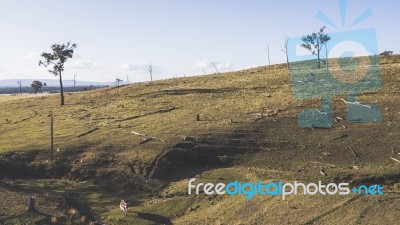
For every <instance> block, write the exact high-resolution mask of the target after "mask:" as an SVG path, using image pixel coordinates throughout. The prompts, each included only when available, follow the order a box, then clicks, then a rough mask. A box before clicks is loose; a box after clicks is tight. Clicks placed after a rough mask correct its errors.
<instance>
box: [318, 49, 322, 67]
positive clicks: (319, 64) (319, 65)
mask: <svg viewBox="0 0 400 225" xmlns="http://www.w3.org/2000/svg"><path fill="white" fill-rule="evenodd" d="M319 54H320V50H318V55H317V57H318V69H319V68H321V61H320V58H319Z"/></svg>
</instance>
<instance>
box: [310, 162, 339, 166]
mask: <svg viewBox="0 0 400 225" xmlns="http://www.w3.org/2000/svg"><path fill="white" fill-rule="evenodd" d="M311 162H312V163H315V164H320V165H326V166H330V167H336V165H333V164H328V163H321V162H315V161H311Z"/></svg>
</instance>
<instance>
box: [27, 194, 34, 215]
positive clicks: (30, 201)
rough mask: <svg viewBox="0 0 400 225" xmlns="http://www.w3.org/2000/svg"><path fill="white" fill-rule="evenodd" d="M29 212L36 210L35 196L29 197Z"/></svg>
mask: <svg viewBox="0 0 400 225" xmlns="http://www.w3.org/2000/svg"><path fill="white" fill-rule="evenodd" d="M28 212H35V199H34V198H33V197H30V198H29V203H28Z"/></svg>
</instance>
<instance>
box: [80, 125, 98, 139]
mask: <svg viewBox="0 0 400 225" xmlns="http://www.w3.org/2000/svg"><path fill="white" fill-rule="evenodd" d="M98 129H100V128H98V127H96V128H94V129H91V130H89V131H87V132H85V133H83V134H80V135H78V136H77V138H80V137H83V136H86V135H88V134H91V133H93V132H95V131H96V130H98Z"/></svg>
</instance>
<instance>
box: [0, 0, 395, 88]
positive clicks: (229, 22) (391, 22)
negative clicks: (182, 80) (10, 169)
mask: <svg viewBox="0 0 400 225" xmlns="http://www.w3.org/2000/svg"><path fill="white" fill-rule="evenodd" d="M367 8H370V9H371V10H372V12H373V15H372V16H371V17H369V18H368V19H366V20H365V21H363V22H361V23H360V24H358V25H356V26H354V27H352V28H351V29H362V28H374V29H376V32H377V42H378V48H379V51H383V50H393V51H394V52H395V53H398V52H400V46H399V45H398V43H397V42H396V41H397V40H398V35H399V31H398V29H397V27H398V24H399V22H400V14H399V12H398V9H400V3H399V2H398V1H377V0H363V1H361V0H349V1H348V10H347V14H346V23H345V29H342V27H341V17H340V12H339V3H338V1H337V0H304V1H289V0H276V1H267V0H264V1H262V0H257V1H256V0H253V1H251V0H214V1H211V0H202V1H194V0H192V1H189V0H186V1H185V0H171V1H166V0H164V1H163V0H146V1H145V0H143V1H138V0H131V1H127V0H125V1H124V0H114V1H111V0H85V1H83V0H68V1H67V0H58V1H55V0H36V1H28V0H25V1H23V0H9V1H5V0H1V1H0V29H1V31H2V32H1V34H0V79H19V78H21V79H22V78H33V79H48V78H54V76H53V75H51V74H49V73H48V72H47V71H46V69H45V68H43V67H39V66H38V64H37V61H38V55H39V54H40V53H41V52H43V51H48V50H49V46H50V45H51V44H52V43H57V42H58V43H63V42H66V41H71V42H75V43H77V44H78V49H77V51H76V53H77V55H76V56H77V57H76V58H75V59H72V60H70V61H69V62H68V63H67V66H66V70H65V72H64V79H71V78H72V77H73V74H74V73H77V74H78V79H79V80H85V81H91V80H96V81H113V80H115V78H116V77H120V78H122V79H124V80H125V79H126V75H129V78H130V81H145V80H148V79H149V75H148V72H147V71H146V65H147V64H148V63H150V62H151V63H152V64H153V66H154V72H155V73H154V79H164V78H169V77H175V76H183V75H186V76H190V75H200V74H203V67H205V72H206V73H213V72H214V70H213V69H212V68H210V67H209V66H210V62H216V65H217V66H218V68H219V69H220V71H232V70H239V69H243V68H249V67H253V66H259V65H266V64H267V63H268V60H267V54H266V51H265V49H266V46H267V44H269V45H270V52H271V53H270V55H271V61H272V63H281V62H284V59H285V56H284V54H283V53H282V52H281V44H282V43H283V35H284V34H286V35H288V36H289V37H290V36H301V35H305V34H308V33H310V32H312V31H314V30H317V29H318V28H319V27H321V26H322V25H324V23H323V22H321V21H320V20H318V19H316V18H315V15H316V13H317V11H318V10H321V11H322V12H324V13H325V14H326V15H327V16H328V17H329V18H330V19H331V20H332V21H333V22H334V23H336V24H337V25H338V27H339V29H336V28H333V27H329V26H328V27H327V30H326V31H327V32H328V33H330V32H339V31H343V30H347V29H346V27H348V26H349V25H350V24H351V23H352V22H353V21H354V20H355V19H356V18H357V17H358V16H359V15H360V14H361V13H362V12H363V11H364V10H366V9H367Z"/></svg>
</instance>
